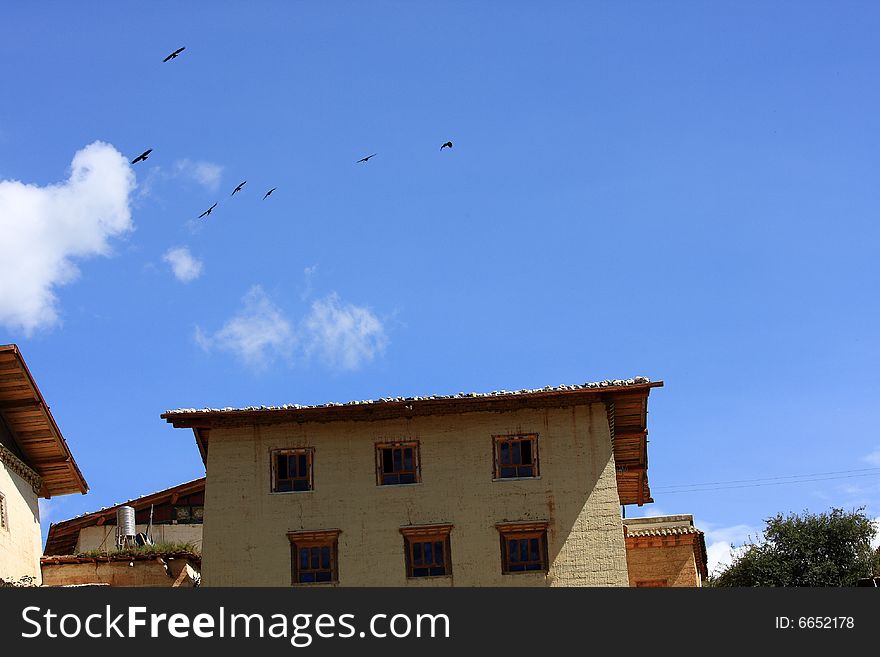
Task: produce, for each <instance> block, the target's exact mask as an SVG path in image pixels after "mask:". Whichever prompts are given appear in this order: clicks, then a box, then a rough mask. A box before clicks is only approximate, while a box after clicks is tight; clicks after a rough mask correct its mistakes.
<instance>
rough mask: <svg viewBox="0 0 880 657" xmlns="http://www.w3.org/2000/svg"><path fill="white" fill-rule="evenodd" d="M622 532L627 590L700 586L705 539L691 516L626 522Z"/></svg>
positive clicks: (704, 566)
mask: <svg viewBox="0 0 880 657" xmlns="http://www.w3.org/2000/svg"><path fill="white" fill-rule="evenodd" d="M623 528H624V531H625V535H626V561H627V564H628V566H629V584H630V586H638V587H665V586H702V585H703V582H704V581H705V579H706V577H707V576H708V570H707V555H706V538H705V536H704V535H703V532H701V531H700V530H699V529H697V528H696V527H695V526H694V517H693V516H692V515H689V514H682V515H675V516H655V517H650V518H626V519H624V521H623Z"/></svg>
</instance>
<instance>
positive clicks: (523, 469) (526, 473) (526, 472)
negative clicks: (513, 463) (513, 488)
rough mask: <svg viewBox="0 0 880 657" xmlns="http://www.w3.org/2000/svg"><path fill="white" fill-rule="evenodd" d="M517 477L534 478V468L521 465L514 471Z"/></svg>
mask: <svg viewBox="0 0 880 657" xmlns="http://www.w3.org/2000/svg"><path fill="white" fill-rule="evenodd" d="M516 476H517V477H534V476H535V466H533V465H521V466H519V467H518V468H517V469H516Z"/></svg>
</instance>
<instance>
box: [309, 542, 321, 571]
mask: <svg viewBox="0 0 880 657" xmlns="http://www.w3.org/2000/svg"><path fill="white" fill-rule="evenodd" d="M311 558H312V568H320V567H321V561H320V549H319V548H317V547H313V548H312V554H311Z"/></svg>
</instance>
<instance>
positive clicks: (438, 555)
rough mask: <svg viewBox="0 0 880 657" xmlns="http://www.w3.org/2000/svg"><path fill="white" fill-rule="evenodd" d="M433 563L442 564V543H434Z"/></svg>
mask: <svg viewBox="0 0 880 657" xmlns="http://www.w3.org/2000/svg"><path fill="white" fill-rule="evenodd" d="M434 563H439V564H442V563H443V541H437V542H436V543H434Z"/></svg>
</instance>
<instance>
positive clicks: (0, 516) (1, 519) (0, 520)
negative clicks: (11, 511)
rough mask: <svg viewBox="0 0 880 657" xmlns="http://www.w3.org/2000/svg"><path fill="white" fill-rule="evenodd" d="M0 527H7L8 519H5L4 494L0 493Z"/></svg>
mask: <svg viewBox="0 0 880 657" xmlns="http://www.w3.org/2000/svg"><path fill="white" fill-rule="evenodd" d="M0 529H9V521H8V520H7V519H6V496H5V495H3V493H0Z"/></svg>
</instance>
